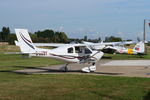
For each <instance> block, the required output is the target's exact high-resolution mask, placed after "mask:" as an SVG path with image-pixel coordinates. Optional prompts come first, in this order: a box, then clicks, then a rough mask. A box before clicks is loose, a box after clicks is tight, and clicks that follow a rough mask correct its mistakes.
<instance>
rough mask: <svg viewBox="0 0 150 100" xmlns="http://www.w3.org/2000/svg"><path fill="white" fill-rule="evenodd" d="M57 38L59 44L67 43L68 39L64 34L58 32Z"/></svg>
mask: <svg viewBox="0 0 150 100" xmlns="http://www.w3.org/2000/svg"><path fill="white" fill-rule="evenodd" d="M59 38H60V42H61V43H67V42H68V37H67V35H66V34H65V33H64V32H59Z"/></svg>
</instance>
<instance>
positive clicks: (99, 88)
mask: <svg viewBox="0 0 150 100" xmlns="http://www.w3.org/2000/svg"><path fill="white" fill-rule="evenodd" d="M0 77H1V78H0V99H1V100H149V98H150V86H149V84H150V79H148V78H127V77H110V76H94V75H71V74H69V75H67V74H61V75H59V74H52V75H24V74H15V73H11V72H3V73H2V72H1V73H0Z"/></svg>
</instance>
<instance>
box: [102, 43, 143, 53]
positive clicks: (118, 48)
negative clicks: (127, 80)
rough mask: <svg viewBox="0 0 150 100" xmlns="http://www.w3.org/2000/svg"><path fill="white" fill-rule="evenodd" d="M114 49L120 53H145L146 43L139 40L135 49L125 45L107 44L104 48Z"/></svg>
mask: <svg viewBox="0 0 150 100" xmlns="http://www.w3.org/2000/svg"><path fill="white" fill-rule="evenodd" d="M105 49H106V50H107V49H112V50H114V52H115V53H119V54H133V55H143V54H144V53H145V43H144V42H143V41H140V42H138V43H137V44H136V45H135V47H134V48H133V49H128V48H125V47H124V46H107V47H105V48H104V50H105Z"/></svg>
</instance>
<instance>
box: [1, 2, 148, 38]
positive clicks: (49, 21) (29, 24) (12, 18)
mask: <svg viewBox="0 0 150 100" xmlns="http://www.w3.org/2000/svg"><path fill="white" fill-rule="evenodd" d="M144 19H150V1H149V0H1V1H0V28H2V27H3V26H8V27H10V29H11V31H14V28H26V29H28V30H29V31H30V32H35V31H38V30H44V29H47V28H48V29H53V30H55V31H64V32H65V33H66V34H67V35H68V36H69V37H73V38H83V37H84V36H85V35H87V36H88V38H98V37H102V39H104V37H106V36H111V35H113V36H119V37H122V38H123V39H133V40H136V38H137V37H141V38H142V32H143V20H144ZM149 35H150V31H149V27H148V26H147V40H149V39H150V36H149Z"/></svg>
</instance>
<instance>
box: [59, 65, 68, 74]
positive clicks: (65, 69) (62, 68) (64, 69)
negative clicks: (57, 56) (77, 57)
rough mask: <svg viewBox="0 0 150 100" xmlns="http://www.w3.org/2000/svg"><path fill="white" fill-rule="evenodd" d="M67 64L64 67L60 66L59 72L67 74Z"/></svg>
mask: <svg viewBox="0 0 150 100" xmlns="http://www.w3.org/2000/svg"><path fill="white" fill-rule="evenodd" d="M67 66H68V64H65V65H64V66H62V67H61V68H60V70H63V71H64V72H67V71H68V67H67Z"/></svg>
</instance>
